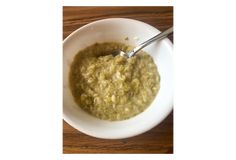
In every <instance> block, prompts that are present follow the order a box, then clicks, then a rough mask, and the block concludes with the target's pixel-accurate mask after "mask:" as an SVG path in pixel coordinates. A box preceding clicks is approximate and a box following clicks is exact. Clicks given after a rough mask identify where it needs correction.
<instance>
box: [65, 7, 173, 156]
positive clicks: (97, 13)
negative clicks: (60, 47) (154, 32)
mask: <svg viewBox="0 0 236 160" xmlns="http://www.w3.org/2000/svg"><path fill="white" fill-rule="evenodd" d="M113 17H119V18H132V19H136V20H140V21H143V22H146V23H148V24H150V25H152V26H154V27H156V28H158V29H159V30H161V31H163V30H165V29H167V28H169V27H171V26H173V7H63V39H65V38H66V37H67V36H68V35H69V34H70V33H71V32H73V31H75V30H76V29H78V28H79V27H81V26H83V25H85V24H88V23H90V22H92V21H96V20H99V19H104V18H113ZM168 38H169V39H170V40H171V41H172V42H173V35H170V36H168ZM63 153H65V154H67V153H173V112H172V113H171V114H170V115H169V116H168V117H167V118H166V119H165V120H164V121H163V122H162V123H161V124H159V125H158V126H156V127H155V128H153V129H151V130H150V131H148V132H146V133H144V134H141V135H138V136H135V137H132V138H127V139H121V140H105V139H98V138H93V137H90V136H87V135H85V134H83V133H81V132H79V131H77V130H76V129H74V128H72V127H71V126H70V125H68V124H67V123H66V122H65V121H63Z"/></svg>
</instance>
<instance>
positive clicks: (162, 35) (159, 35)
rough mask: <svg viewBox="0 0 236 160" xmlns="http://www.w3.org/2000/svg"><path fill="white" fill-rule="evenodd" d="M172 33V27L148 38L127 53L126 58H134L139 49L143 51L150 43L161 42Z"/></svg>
mask: <svg viewBox="0 0 236 160" xmlns="http://www.w3.org/2000/svg"><path fill="white" fill-rule="evenodd" d="M172 32H173V27H171V28H169V29H167V30H165V31H164V32H161V33H159V34H158V35H156V36H154V37H152V38H150V39H149V40H147V41H145V42H143V43H141V44H140V45H138V46H137V47H135V48H134V49H133V50H132V51H130V52H128V53H127V54H128V57H132V56H134V55H135V54H136V53H137V52H138V51H140V50H141V49H143V48H144V47H146V46H147V45H149V44H151V43H152V42H154V41H156V40H161V39H163V38H165V37H167V36H168V35H169V34H171V33H172Z"/></svg>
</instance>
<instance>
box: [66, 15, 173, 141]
mask: <svg viewBox="0 0 236 160" xmlns="http://www.w3.org/2000/svg"><path fill="white" fill-rule="evenodd" d="M158 33H160V31H159V30H158V29H156V28H154V27H152V26H150V25H148V24H146V23H144V22H141V21H137V20H133V19H125V18H111V19H103V20H99V21H95V22H92V23H89V24H87V25H85V26H83V27H81V28H79V29H77V30H76V31H74V32H73V33H71V34H70V35H69V36H68V37H67V38H66V39H65V40H64V42H63V117H64V120H65V121H66V122H67V123H68V124H70V125H71V126H72V127H74V128H75V129H77V130H79V131H80V132H83V133H85V134H87V135H90V136H93V137H97V138H104V139H121V138H128V137H132V136H135V135H138V134H141V133H144V132H146V131H148V130H150V129H151V128H153V127H155V126H156V125H158V124H160V123H161V122H162V121H163V119H165V118H166V117H167V116H168V114H169V113H170V112H171V110H172V106H173V62H172V52H173V46H172V43H171V42H170V40H169V39H167V38H165V39H163V40H161V41H160V42H154V43H153V44H151V45H149V46H147V47H146V48H144V49H143V50H144V51H146V52H147V53H149V54H150V55H151V56H152V57H153V59H154V61H155V63H156V64H157V66H158V71H159V73H160V77H161V81H160V90H159V92H158V94H157V96H156V97H155V99H154V101H153V102H152V103H151V105H150V106H149V107H148V108H147V109H146V110H145V111H144V112H142V113H140V114H138V115H137V116H135V117H133V118H130V119H128V120H122V121H106V120H100V119H98V118H96V117H93V116H91V115H90V114H88V113H86V112H85V111H83V110H82V109H81V108H80V107H79V106H78V105H77V104H76V103H75V102H74V99H73V96H72V93H71V90H70V88H69V78H68V76H69V70H70V65H71V63H72V61H73V58H74V56H75V55H76V54H77V53H78V51H80V50H81V49H84V48H85V47H87V46H90V45H92V44H94V43H96V42H121V43H125V44H128V45H133V46H136V45H138V44H139V43H141V42H143V41H145V40H147V39H149V38H151V37H153V36H154V35H156V34H158ZM127 37H128V40H127Z"/></svg>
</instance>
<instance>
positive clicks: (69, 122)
mask: <svg viewBox="0 0 236 160" xmlns="http://www.w3.org/2000/svg"><path fill="white" fill-rule="evenodd" d="M114 20H126V21H133V22H136V23H142V24H144V25H147V26H149V27H151V28H153V29H154V30H156V31H157V32H160V30H158V29H157V28H155V27H153V26H151V25H150V24H148V23H145V22H142V21H139V20H135V19H130V18H106V19H100V20H96V21H93V22H90V23H88V24H86V25H83V26H81V27H79V28H77V29H76V30H74V31H73V32H71V33H70V34H69V35H68V36H67V37H66V38H65V39H64V40H63V48H64V45H65V43H66V41H68V40H70V39H71V38H72V37H73V36H74V35H75V34H76V33H77V32H79V31H80V30H82V29H84V28H87V27H89V26H91V25H94V24H96V23H101V22H105V21H114ZM162 41H164V42H165V43H166V44H167V45H166V46H168V50H171V52H169V54H170V56H171V57H173V44H172V42H171V41H170V40H169V39H168V38H165V39H163V40H162ZM63 55H64V50H63ZM63 67H64V66H63ZM63 74H64V73H63ZM63 83H64V80H63ZM172 83H173V82H172ZM63 90H64V89H63ZM63 92H64V91H63ZM170 104H171V106H170V107H169V110H168V111H167V112H166V113H165V115H163V116H162V118H161V119H160V120H159V121H156V122H154V123H152V125H149V126H146V127H143V128H142V129H140V130H138V131H136V132H135V133H127V135H123V136H116V137H112V136H111V137H107V136H97V135H95V134H91V133H90V132H87V131H86V129H84V128H83V127H80V128H78V124H77V123H75V122H74V121H72V120H71V119H70V118H69V116H67V115H66V114H65V113H64V105H63V119H64V120H65V122H67V124H69V125H70V126H72V127H73V128H74V129H76V130H78V131H80V132H82V133H84V134H86V135H89V136H92V137H95V138H100V139H124V138H130V137H134V136H137V135H140V134H143V133H145V132H147V131H149V130H151V129H152V128H154V127H156V126H157V125H159V124H161V123H162V122H163V120H164V119H166V118H167V117H168V115H169V114H170V113H171V112H172V110H173V95H172V98H171V103H170Z"/></svg>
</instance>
